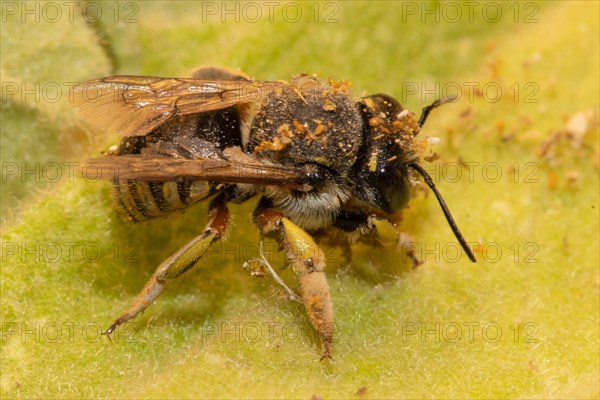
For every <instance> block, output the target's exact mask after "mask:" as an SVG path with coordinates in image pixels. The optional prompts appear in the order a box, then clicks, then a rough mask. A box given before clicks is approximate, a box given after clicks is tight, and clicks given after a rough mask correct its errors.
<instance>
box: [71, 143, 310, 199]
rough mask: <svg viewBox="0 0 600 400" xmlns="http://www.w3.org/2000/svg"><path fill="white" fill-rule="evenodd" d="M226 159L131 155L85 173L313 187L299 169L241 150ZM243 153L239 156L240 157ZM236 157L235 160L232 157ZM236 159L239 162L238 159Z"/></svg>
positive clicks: (92, 164)
mask: <svg viewBox="0 0 600 400" xmlns="http://www.w3.org/2000/svg"><path fill="white" fill-rule="evenodd" d="M226 153H229V155H230V157H229V158H228V159H225V158H196V159H193V160H189V159H178V158H171V157H162V156H144V155H140V154H127V155H122V156H108V157H103V158H94V159H90V160H88V161H87V162H86V163H85V165H84V166H83V167H82V169H81V174H82V175H83V177H84V178H86V179H88V180H97V179H108V180H120V179H128V180H137V181H176V180H180V179H191V180H202V181H211V182H222V183H249V184H254V185H275V186H283V187H289V188H291V189H296V190H300V191H309V190H311V189H312V186H311V185H310V184H309V183H308V181H307V176H306V174H304V173H303V172H302V170H300V169H299V168H296V167H292V166H285V165H279V164H269V163H265V162H262V161H260V160H258V159H257V158H256V157H254V156H251V155H247V154H243V153H242V152H241V150H238V151H235V152H230V151H226ZM238 153H239V154H238ZM231 155H235V157H231ZM234 158H235V159H234Z"/></svg>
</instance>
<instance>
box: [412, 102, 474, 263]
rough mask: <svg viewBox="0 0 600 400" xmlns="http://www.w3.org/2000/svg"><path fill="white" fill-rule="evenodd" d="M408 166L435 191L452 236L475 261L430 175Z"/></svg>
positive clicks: (416, 165) (414, 165)
mask: <svg viewBox="0 0 600 400" xmlns="http://www.w3.org/2000/svg"><path fill="white" fill-rule="evenodd" d="M434 104H435V103H434ZM434 104H432V105H431V106H429V111H431V109H432V108H434V107H437V106H438V105H439V104H437V105H434ZM425 108H427V107H425ZM429 111H427V113H428V112H429ZM423 114H424V115H425V117H427V114H425V109H423ZM421 118H423V117H421ZM408 166H409V167H411V168H412V169H414V170H415V171H417V172H418V173H419V174H421V176H422V177H423V179H424V180H425V183H426V184H427V186H429V187H430V188H431V190H433V193H435V197H437V200H438V202H439V203H440V206H441V207H442V211H443V212H444V216H445V217H446V221H448V224H449V225H450V228H451V229H452V232H454V236H456V239H458V242H459V243H460V245H461V247H462V248H463V250H464V251H465V253H467V256H469V259H470V260H471V261H472V262H477V259H476V258H475V255H474V254H473V252H472V251H471V249H470V248H469V246H468V245H467V241H466V240H465V238H464V237H463V235H462V233H460V230H459V229H458V226H456V222H454V218H452V215H451V214H450V210H449V209H448V206H447V205H446V202H445V201H444V199H443V198H442V195H441V194H440V192H438V190H437V188H436V187H435V184H434V183H433V181H432V180H431V176H429V174H428V173H427V171H425V170H424V169H423V167H421V166H420V165H419V164H415V163H412V164H408Z"/></svg>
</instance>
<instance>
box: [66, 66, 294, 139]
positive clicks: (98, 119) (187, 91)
mask: <svg viewBox="0 0 600 400" xmlns="http://www.w3.org/2000/svg"><path fill="white" fill-rule="evenodd" d="M283 84H284V82H268V81H250V80H199V79H184V78H159V77H152V76H129V75H122V76H109V77H106V78H101V79H97V80H91V81H87V82H84V83H81V84H79V85H78V86H76V87H75V88H74V89H73V96H72V100H73V101H74V103H75V104H76V105H77V106H78V107H79V109H80V115H81V116H82V118H83V119H84V120H86V121H87V122H89V123H90V124H92V125H93V126H95V127H97V128H101V129H109V130H114V131H116V132H117V133H119V134H121V135H123V136H143V135H145V134H147V133H148V132H150V131H152V130H153V129H155V128H156V127H158V126H160V125H162V124H163V123H164V122H166V121H167V120H168V119H169V118H171V117H173V116H174V115H186V114H194V113H200V112H206V111H214V110H221V109H224V108H228V107H231V106H235V105H240V106H241V107H244V106H246V105H250V104H251V103H254V102H259V101H261V100H262V99H263V98H264V97H265V96H267V95H268V94H269V93H270V92H272V91H274V90H278V88H280V87H281V86H282V85H283Z"/></svg>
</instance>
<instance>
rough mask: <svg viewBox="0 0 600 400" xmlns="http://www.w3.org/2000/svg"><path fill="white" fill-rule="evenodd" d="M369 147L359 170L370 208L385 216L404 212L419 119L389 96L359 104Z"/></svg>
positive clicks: (379, 96) (371, 98)
mask: <svg viewBox="0 0 600 400" xmlns="http://www.w3.org/2000/svg"><path fill="white" fill-rule="evenodd" d="M358 105H359V108H360V113H361V116H362V118H363V127H364V132H363V134H364V137H365V141H366V143H365V144H366V146H365V147H364V153H363V154H362V157H361V160H360V162H359V164H358V165H357V167H358V168H359V169H360V173H359V175H360V178H359V179H360V183H359V185H360V187H362V188H363V189H364V190H363V192H364V195H365V196H366V198H365V199H364V200H367V202H368V203H370V205H372V206H375V207H376V208H379V209H381V210H383V211H385V212H394V211H397V210H399V209H401V208H403V207H404V206H405V205H406V203H407V202H408V199H409V194H410V189H409V182H408V165H409V164H410V163H413V162H416V160H417V159H418V152H417V151H416V148H415V145H414V141H413V139H414V136H415V135H416V134H418V133H419V131H420V126H419V123H418V121H417V119H416V118H415V115H414V114H413V113H411V112H410V111H408V110H406V109H404V108H402V106H401V105H400V103H398V101H396V100H395V99H393V98H392V97H390V96H388V95H385V94H375V95H371V96H368V97H365V98H363V99H361V100H360V101H359V102H358Z"/></svg>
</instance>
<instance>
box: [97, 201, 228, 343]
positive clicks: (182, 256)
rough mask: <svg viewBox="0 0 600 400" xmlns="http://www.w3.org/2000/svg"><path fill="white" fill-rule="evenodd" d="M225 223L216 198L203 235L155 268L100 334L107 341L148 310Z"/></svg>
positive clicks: (224, 213) (225, 216)
mask: <svg viewBox="0 0 600 400" xmlns="http://www.w3.org/2000/svg"><path fill="white" fill-rule="evenodd" d="M229 220H230V218H229V211H228V210H227V207H226V206H225V204H224V203H223V202H221V201H220V200H219V197H217V198H215V200H214V201H213V202H212V203H211V205H210V212H209V222H208V224H207V225H206V228H205V229H204V232H203V233H202V234H201V235H200V236H198V237H196V238H195V239H193V240H192V241H191V242H189V243H188V244H186V245H185V246H183V247H182V248H181V249H179V250H178V251H177V252H176V253H175V254H173V255H172V256H171V257H169V258H167V259H166V260H165V261H164V262H163V263H162V264H160V265H159V267H158V268H157V269H156V271H155V272H154V274H152V276H151V277H150V279H149V280H148V282H147V283H146V285H145V286H144V288H143V289H142V291H141V292H140V293H139V294H138V295H137V297H136V298H135V299H134V300H133V302H132V303H131V304H130V306H129V308H128V309H127V311H125V313H123V314H122V315H121V316H120V317H119V318H117V320H115V322H113V324H112V325H111V326H110V327H109V328H108V329H107V330H106V331H105V332H104V334H105V335H107V336H109V337H110V334H111V333H112V332H113V331H114V330H115V329H116V328H117V327H118V326H119V325H121V324H123V323H125V322H127V321H129V320H131V319H133V318H135V317H136V316H137V315H138V314H139V313H141V312H142V311H144V310H145V309H146V308H148V306H149V305H150V304H152V303H153V302H154V300H156V298H157V297H158V296H159V295H160V294H161V293H162V292H163V291H164V289H165V287H166V286H167V284H168V283H169V282H170V281H172V280H174V279H176V278H178V277H179V276H181V275H182V274H183V273H184V272H186V271H188V270H190V269H191V268H192V267H194V265H196V263H197V262H198V261H199V260H200V259H201V258H202V256H203V255H204V254H206V251H207V250H208V249H209V248H210V246H211V245H212V244H213V243H214V242H215V241H217V240H218V239H220V238H222V237H223V235H224V234H225V232H226V230H227V225H228V223H229Z"/></svg>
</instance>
